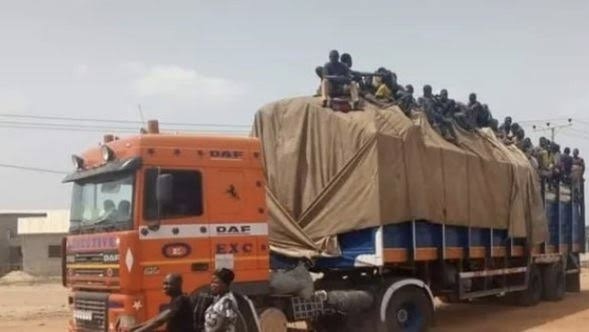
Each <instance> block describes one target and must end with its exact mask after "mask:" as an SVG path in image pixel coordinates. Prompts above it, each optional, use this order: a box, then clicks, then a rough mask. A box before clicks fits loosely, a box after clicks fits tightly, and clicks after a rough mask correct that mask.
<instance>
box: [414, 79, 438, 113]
mask: <svg viewBox="0 0 589 332" xmlns="http://www.w3.org/2000/svg"><path fill="white" fill-rule="evenodd" d="M434 102H435V101H434V95H433V93H432V87H431V85H429V84H426V85H424V86H423V96H421V97H419V99H417V104H418V105H419V106H420V107H421V108H423V110H424V112H425V114H426V115H427V114H428V113H431V112H433V110H434Z"/></svg>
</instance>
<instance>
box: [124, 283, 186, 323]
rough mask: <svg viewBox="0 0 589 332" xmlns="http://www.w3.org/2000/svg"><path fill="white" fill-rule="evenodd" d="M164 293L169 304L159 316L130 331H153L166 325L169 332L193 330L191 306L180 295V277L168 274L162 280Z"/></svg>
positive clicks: (181, 294) (183, 296) (182, 295)
mask: <svg viewBox="0 0 589 332" xmlns="http://www.w3.org/2000/svg"><path fill="white" fill-rule="evenodd" d="M164 293H165V294H166V295H167V296H169V297H170V303H169V304H168V306H167V308H166V309H164V310H163V311H162V312H160V313H159V315H157V316H155V317H154V318H152V319H150V320H148V321H147V322H145V323H143V324H140V325H138V326H135V327H133V328H131V330H130V331H138V332H143V331H155V330H157V329H158V328H159V327H160V326H162V325H164V324H166V331H169V332H190V331H192V330H193V324H192V305H191V303H190V299H189V298H188V297H187V296H185V295H184V294H183V293H182V276H181V275H179V274H176V273H170V274H168V275H167V276H166V277H165V278H164Z"/></svg>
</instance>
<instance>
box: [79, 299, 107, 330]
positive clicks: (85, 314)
mask: <svg viewBox="0 0 589 332" xmlns="http://www.w3.org/2000/svg"><path fill="white" fill-rule="evenodd" d="M107 299H108V294H104V293H87V292H80V293H78V294H76V296H75V297H74V320H75V322H76V329H77V330H78V331H84V332H86V331H88V332H90V331H92V332H94V331H106V330H107V324H108V322H107V320H108V316H107V311H108V306H107V303H108V301H107Z"/></svg>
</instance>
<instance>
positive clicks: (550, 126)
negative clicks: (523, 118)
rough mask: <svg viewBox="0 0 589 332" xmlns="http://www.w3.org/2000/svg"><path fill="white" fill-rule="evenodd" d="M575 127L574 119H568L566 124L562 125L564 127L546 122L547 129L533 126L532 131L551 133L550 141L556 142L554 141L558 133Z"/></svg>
mask: <svg viewBox="0 0 589 332" xmlns="http://www.w3.org/2000/svg"><path fill="white" fill-rule="evenodd" d="M572 125H573V119H570V118H569V119H568V121H567V123H566V124H562V125H553V124H552V123H550V122H546V127H545V128H538V126H536V125H533V126H532V129H534V131H535V132H538V131H548V130H549V131H550V141H551V142H554V140H555V139H556V131H557V130H560V129H563V128H567V127H570V126H572Z"/></svg>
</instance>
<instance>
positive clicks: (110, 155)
mask: <svg viewBox="0 0 589 332" xmlns="http://www.w3.org/2000/svg"><path fill="white" fill-rule="evenodd" d="M100 149H101V152H102V159H103V160H104V161H111V160H113V159H115V152H114V151H113V150H112V149H111V148H109V147H108V146H107V145H103V146H102V148H100Z"/></svg>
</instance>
